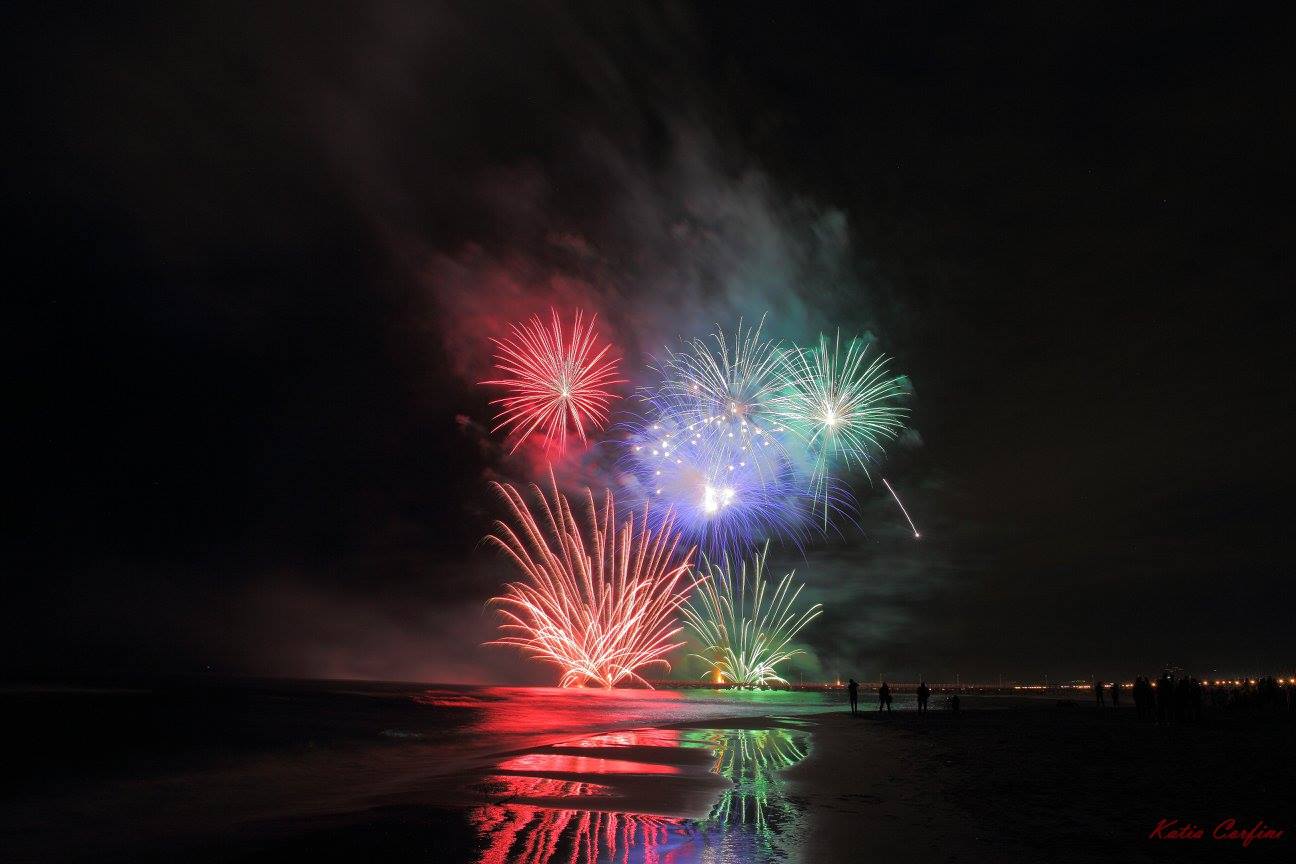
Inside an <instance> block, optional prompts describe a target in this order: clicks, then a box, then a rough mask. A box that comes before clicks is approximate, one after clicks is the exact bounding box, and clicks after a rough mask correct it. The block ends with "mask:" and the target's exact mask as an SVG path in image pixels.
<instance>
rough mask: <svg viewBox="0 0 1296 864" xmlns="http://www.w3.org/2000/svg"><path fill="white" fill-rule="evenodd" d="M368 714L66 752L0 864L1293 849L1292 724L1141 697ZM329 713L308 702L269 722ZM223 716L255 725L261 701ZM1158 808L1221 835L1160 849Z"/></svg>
mask: <svg viewBox="0 0 1296 864" xmlns="http://www.w3.org/2000/svg"><path fill="white" fill-rule="evenodd" d="M271 704H273V705H279V704H281V703H280V702H278V701H275V702H273V703H271ZM361 704H362V706H363V707H364V710H363V711H362V712H359V714H358V715H357V716H362V717H363V718H364V720H363V723H359V724H358V725H354V726H353V724H352V722H351V720H348V721H347V723H346V724H345V726H344V728H345V729H346V730H348V731H347V734H346V735H345V736H340V735H337V734H335V735H334V736H333V737H332V738H330V739H328V741H329V742H330V743H326V744H322V745H321V746H319V747H316V746H314V745H313V744H312V745H310V746H307V747H302V746H301V745H295V746H294V747H293V748H292V749H290V750H284V749H283V748H282V747H281V746H280V745H279V744H278V743H277V741H278V739H277V738H275V739H274V741H275V742H276V743H275V746H274V748H272V749H270V750H269V751H263V750H262V749H258V747H260V746H261V745H260V744H257V746H252V744H248V743H241V744H239V745H238V746H237V747H234V746H233V745H229V744H227V745H226V747H225V748H224V749H220V750H218V751H214V752H211V753H208V752H207V751H206V750H205V749H200V750H196V749H195V748H194V745H193V743H192V742H190V741H189V739H188V737H186V739H185V742H184V746H183V747H181V746H180V744H179V743H174V744H173V745H172V747H171V749H172V750H174V753H170V755H167V754H166V753H163V752H162V751H159V750H158V747H157V745H156V744H155V743H153V744H149V745H148V747H147V748H145V745H144V744H142V743H141V744H140V745H139V747H140V749H139V750H138V752H134V753H132V754H131V755H130V757H129V758H124V757H122V756H115V757H113V758H112V759H110V760H106V762H105V761H104V760H101V763H99V764H96V763H92V762H91V761H89V759H88V756H89V754H91V753H93V752H95V751H94V750H93V749H92V748H95V747H100V748H105V747H106V744H104V743H103V742H105V741H106V740H107V739H105V738H104V737H102V736H101V737H98V738H96V739H93V740H86V741H85V743H84V746H83V747H82V748H81V749H74V750H69V751H68V752H69V754H70V755H69V757H68V758H67V759H65V760H64V761H63V762H62V763H58V764H52V763H50V762H49V761H48V759H47V758H45V757H44V756H43V757H42V760H41V762H40V763H39V764H40V767H41V777H42V780H41V781H40V784H38V785H32V784H30V783H20V784H14V785H10V786H8V787H7V792H8V794H7V795H6V798H5V802H4V803H5V806H4V808H3V810H2V811H0V812H2V813H3V816H0V860H6V861H8V860H14V861H26V860H31V861H44V860H87V861H89V860H93V861H141V860H157V861H162V860H167V861H173V860H177V859H182V860H187V861H195V862H196V861H271V860H274V861H283V860H297V859H300V858H305V857H310V858H311V859H312V860H313V861H316V862H319V861H350V860H361V859H374V858H381V859H383V860H388V861H405V860H419V861H428V860H436V861H446V862H459V861H462V862H474V864H476V862H481V864H512V862H530V864H549V862H554V864H556V862H559V861H563V862H567V861H571V860H577V861H580V862H582V864H592V862H595V861H599V862H601V861H604V860H617V861H622V860H626V861H631V862H634V861H640V860H654V859H657V860H663V861H666V860H671V861H676V862H679V864H686V862H690V861H712V860H726V861H747V860H793V861H806V862H831V861H857V860H866V859H877V860H883V861H900V862H909V861H915V862H917V861H923V862H926V861H1031V862H1034V861H1081V862H1087V861H1099V860H1103V861H1113V860H1116V861H1130V860H1132V861H1142V860H1148V861H1152V860H1167V859H1174V860H1182V859H1185V858H1187V859H1189V860H1208V859H1209V860H1218V859H1219V858H1220V856H1221V855H1224V856H1225V857H1239V856H1244V858H1243V860H1246V859H1252V860H1254V859H1256V858H1264V859H1271V858H1272V859H1274V860H1289V859H1291V857H1292V852H1293V849H1294V847H1293V841H1292V839H1291V831H1292V829H1293V827H1296V781H1293V776H1296V723H1294V722H1293V718H1292V717H1291V716H1290V715H1280V716H1275V715H1255V714H1238V715H1229V714H1208V715H1207V717H1206V718H1205V720H1204V721H1203V722H1201V723H1198V724H1194V725H1187V726H1183V727H1172V728H1161V727H1157V726H1155V725H1154V724H1151V723H1139V722H1137V720H1136V718H1135V712H1134V711H1133V710H1132V709H1130V708H1124V709H1116V710H1112V709H1107V710H1097V709H1094V708H1092V707H1090V706H1087V705H1080V706H1073V707H1065V708H1064V707H1059V706H1057V705H1056V704H1055V703H1054V702H1052V701H1051V700H1029V699H1020V700H1012V699H1001V698H985V699H977V698H969V699H968V700H967V701H966V704H967V706H968V708H967V709H965V710H964V711H962V712H959V713H958V714H953V713H951V712H949V711H945V710H940V711H937V710H933V711H932V712H930V713H928V714H926V715H919V714H918V713H917V712H916V711H914V710H913V708H912V706H911V705H908V704H906V705H905V706H904V707H903V709H902V710H898V711H896V712H894V713H892V714H883V715H880V714H878V713H877V712H876V711H874V710H866V711H865V712H864V713H863V714H862V715H861V716H858V717H852V716H851V715H850V714H849V713H848V712H847V711H845V710H836V711H828V712H822V713H814V714H799V715H797V716H790V715H779V714H771V715H769V716H746V717H737V718H727V719H726V718H715V717H709V718H706V719H699V720H695V721H692V722H683V723H675V724H666V725H658V726H655V727H651V728H638V729H616V730H613V731H610V732H609V733H606V734H600V733H595V734H586V733H581V734H578V735H574V736H572V735H568V736H562V735H559V736H555V737H554V738H553V739H551V740H549V741H547V743H545V744H542V745H539V746H528V747H526V748H522V749H515V750H513V751H510V752H507V753H495V754H494V755H493V756H491V757H490V758H489V759H486V760H484V761H482V760H468V761H469V762H472V763H473V765H472V767H469V768H465V767H463V765H462V764H461V763H462V762H463V761H464V760H453V762H454V767H452V768H451V767H448V766H449V765H450V764H451V763H449V762H447V761H446V760H445V759H442V758H440V757H432V756H426V755H425V756H423V757H420V756H419V754H420V753H421V752H423V750H422V748H424V747H425V746H426V745H424V744H419V743H417V742H418V741H427V740H429V739H431V738H434V737H436V736H437V735H438V733H437V732H435V731H434V729H433V728H432V727H428V728H426V729H424V731H423V733H422V734H423V736H424V737H423V738H415V739H412V740H413V741H414V742H415V743H410V740H411V739H409V738H408V737H398V738H396V739H391V738H390V736H383V735H379V734H377V733H375V732H374V731H373V730H379V731H381V730H386V729H389V728H393V727H392V726H391V724H392V722H393V718H396V717H402V718H404V719H403V720H402V725H401V726H400V728H402V729H413V728H415V724H414V721H415V720H416V719H418V718H419V717H421V716H422V715H421V714H419V713H417V712H415V711H412V710H410V709H408V708H407V707H405V705H404V703H403V702H401V701H400V700H395V701H393V702H391V706H393V707H383V708H382V709H381V710H377V709H373V708H372V707H371V706H370V703H369V702H364V703H361ZM382 704H383V706H387V704H388V703H387V702H384V703H382ZM203 706H204V711H203V713H202V715H201V716H211V715H212V714H213V712H212V711H211V706H210V703H208V702H204V703H203ZM148 710H149V711H151V712H154V711H155V710H156V709H154V708H150V709H148ZM315 713H318V711H317V706H315V705H314V704H313V703H312V705H311V709H310V712H308V713H307V714H305V715H303V714H300V713H290V714H286V715H285V716H284V717H283V718H282V721H281V722H279V721H276V725H274V726H273V728H274V729H280V728H282V729H284V730H296V729H300V728H301V726H300V717H302V716H314V714H315ZM59 716H61V714H60V715H59ZM100 716H101V717H102V716H103V715H102V712H101V715H100ZM132 716H133V715H132ZM185 716H188V715H185ZM218 716H219V717H220V718H221V722H220V726H221V729H223V730H226V729H241V730H243V732H242V733H241V734H243V735H250V734H251V733H250V732H248V731H247V730H249V729H253V728H255V727H254V724H252V723H251V719H254V718H261V720H262V721H264V718H265V713H264V709H261V708H257V709H256V711H249V710H248V709H246V706H242V705H240V707H239V710H238V711H237V712H235V713H233V714H229V715H224V714H222V715H218ZM351 716H352V715H350V714H348V715H347V717H351ZM133 722H134V721H132V727H131V728H133ZM120 728H122V729H124V728H127V727H126V726H122V727H120ZM177 728H183V729H187V728H189V727H184V726H181V727H177ZM420 728H421V727H420ZM353 729H354V730H355V731H352V730H353ZM361 730H369V731H367V732H363V734H362V731H361ZM101 731H102V730H101ZM190 734H192V735H193V737H194V740H195V741H199V742H207V741H210V740H224V741H226V742H228V741H229V739H230V733H229V732H227V731H222V732H220V733H219V735H220V736H223V737H218V736H217V733H215V732H213V733H211V734H209V733H207V732H203V733H201V734H198V733H186V735H190ZM276 734H278V733H276ZM258 735H259V736H260V737H259V738H258V741H260V740H261V738H265V737H266V735H265V734H264V733H258ZM374 738H378V739H379V742H380V743H377V744H371V743H363V742H369V741H371V740H372V739H374ZM356 742H362V743H356ZM381 742H386V743H381ZM253 743H257V742H253ZM25 746H26V747H27V750H28V751H30V752H38V751H37V750H33V748H32V745H31V739H28V740H27V744H26V745H25ZM206 746H207V745H206V744H205V743H204V744H203V747H204V748H205V747H206ZM15 752H16V751H15ZM99 752H102V753H109V752H111V751H109V750H107V749H100V751H99ZM73 756H74V757H75V758H73ZM164 756H165V758H164ZM148 760H152V761H153V762H155V763H156V765H155V767H154V768H153V769H151V770H144V766H146V765H147V764H148ZM118 762H120V763H121V764H120V765H118V764H117V763H118ZM29 763H30V765H29V767H32V768H35V767H37V763H36V762H35V761H34V760H29ZM108 763H112V764H108ZM1228 818H1234V819H1236V820H1238V823H1239V825H1240V826H1242V827H1249V826H1250V825H1252V824H1254V823H1255V822H1256V821H1257V820H1264V822H1265V823H1267V824H1268V825H1271V826H1273V827H1274V828H1276V829H1280V830H1284V831H1285V832H1287V834H1286V836H1284V837H1283V838H1282V839H1281V840H1277V841H1257V842H1255V843H1253V844H1252V845H1251V846H1250V847H1249V848H1246V849H1241V848H1239V847H1240V846H1241V844H1240V843H1236V842H1233V843H1222V842H1216V841H1212V840H1211V839H1210V837H1209V835H1210V832H1211V830H1212V829H1213V828H1214V826H1215V825H1216V824H1217V823H1219V822H1220V821H1222V820H1225V819H1228ZM1161 819H1180V820H1186V821H1191V822H1193V823H1195V824H1197V825H1200V826H1203V827H1204V828H1205V832H1206V834H1207V836H1206V837H1205V838H1204V839H1203V840H1200V841H1174V842H1172V841H1158V840H1149V839H1148V835H1149V833H1150V832H1152V831H1153V829H1154V828H1155V827H1156V825H1157V823H1158V821H1159V820H1161ZM627 855H628V857H627Z"/></svg>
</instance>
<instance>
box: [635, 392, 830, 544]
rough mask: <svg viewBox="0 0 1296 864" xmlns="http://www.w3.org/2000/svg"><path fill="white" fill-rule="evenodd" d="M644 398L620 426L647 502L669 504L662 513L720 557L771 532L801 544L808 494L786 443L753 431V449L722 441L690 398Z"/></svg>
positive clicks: (687, 536) (806, 524) (692, 540)
mask: <svg viewBox="0 0 1296 864" xmlns="http://www.w3.org/2000/svg"><path fill="white" fill-rule="evenodd" d="M639 401H640V404H641V405H643V406H644V408H645V410H644V412H643V416H642V417H640V418H637V419H634V420H631V421H627V422H625V423H623V424H621V427H620V428H621V429H622V430H623V431H624V432H625V436H626V437H625V442H624V446H623V453H622V457H623V458H622V460H621V464H622V467H623V468H624V469H625V471H626V473H627V474H628V475H629V476H631V477H633V478H634V479H635V480H636V481H637V482H638V484H639V488H640V490H642V491H643V493H644V495H645V497H646V498H648V500H650V501H652V502H655V503H658V504H659V505H663V506H659V507H658V508H657V510H656V511H655V512H656V513H657V514H658V518H662V517H664V516H665V514H666V513H668V512H669V513H670V514H671V516H672V518H673V519H675V521H676V524H677V525H678V526H679V530H680V532H681V533H682V534H683V535H684V538H685V540H686V541H688V542H689V543H692V544H694V545H696V546H698V547H699V549H701V550H702V551H703V552H705V553H707V554H708V555H711V556H716V557H718V556H720V555H723V554H724V553H726V552H727V551H734V552H736V553H739V554H740V553H741V550H744V549H747V548H750V547H751V546H753V545H756V544H758V543H761V542H763V541H764V540H765V538H768V537H772V536H776V537H780V538H783V539H784V540H786V541H788V542H791V543H793V544H799V543H800V542H801V540H802V538H803V537H804V536H805V532H806V529H807V528H808V527H811V526H810V523H809V520H807V518H806V514H807V509H806V500H805V493H804V489H803V488H802V484H801V483H800V482H799V479H798V476H797V473H796V470H795V467H794V466H793V465H792V463H791V462H790V461H789V460H788V458H787V456H786V454H785V453H783V450H782V447H781V445H778V444H776V443H775V442H774V441H772V440H771V438H770V437H769V436H760V437H757V436H753V437H752V438H751V444H750V446H749V447H728V446H724V445H722V444H720V443H719V440H718V439H717V438H716V437H715V436H714V435H708V434H707V430H706V429H705V428H703V425H702V424H704V422H705V421H701V420H696V419H694V420H690V419H689V415H688V414H687V409H688V407H689V405H690V404H691V403H690V401H689V400H686V399H680V398H678V397H668V396H664V395H655V396H643V397H640V400H639ZM681 402H683V403H684V404H683V405H682V406H681V405H680V403H681ZM724 440H726V441H727V440H728V439H727V438H726V439H724ZM771 448H773V449H775V450H777V453H776V454H770V453H769V450H770V449H771ZM752 450H755V451H758V453H759V454H760V455H759V456H758V455H754V454H753V453H752V452H751V451H752ZM760 456H763V459H762V458H760Z"/></svg>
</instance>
